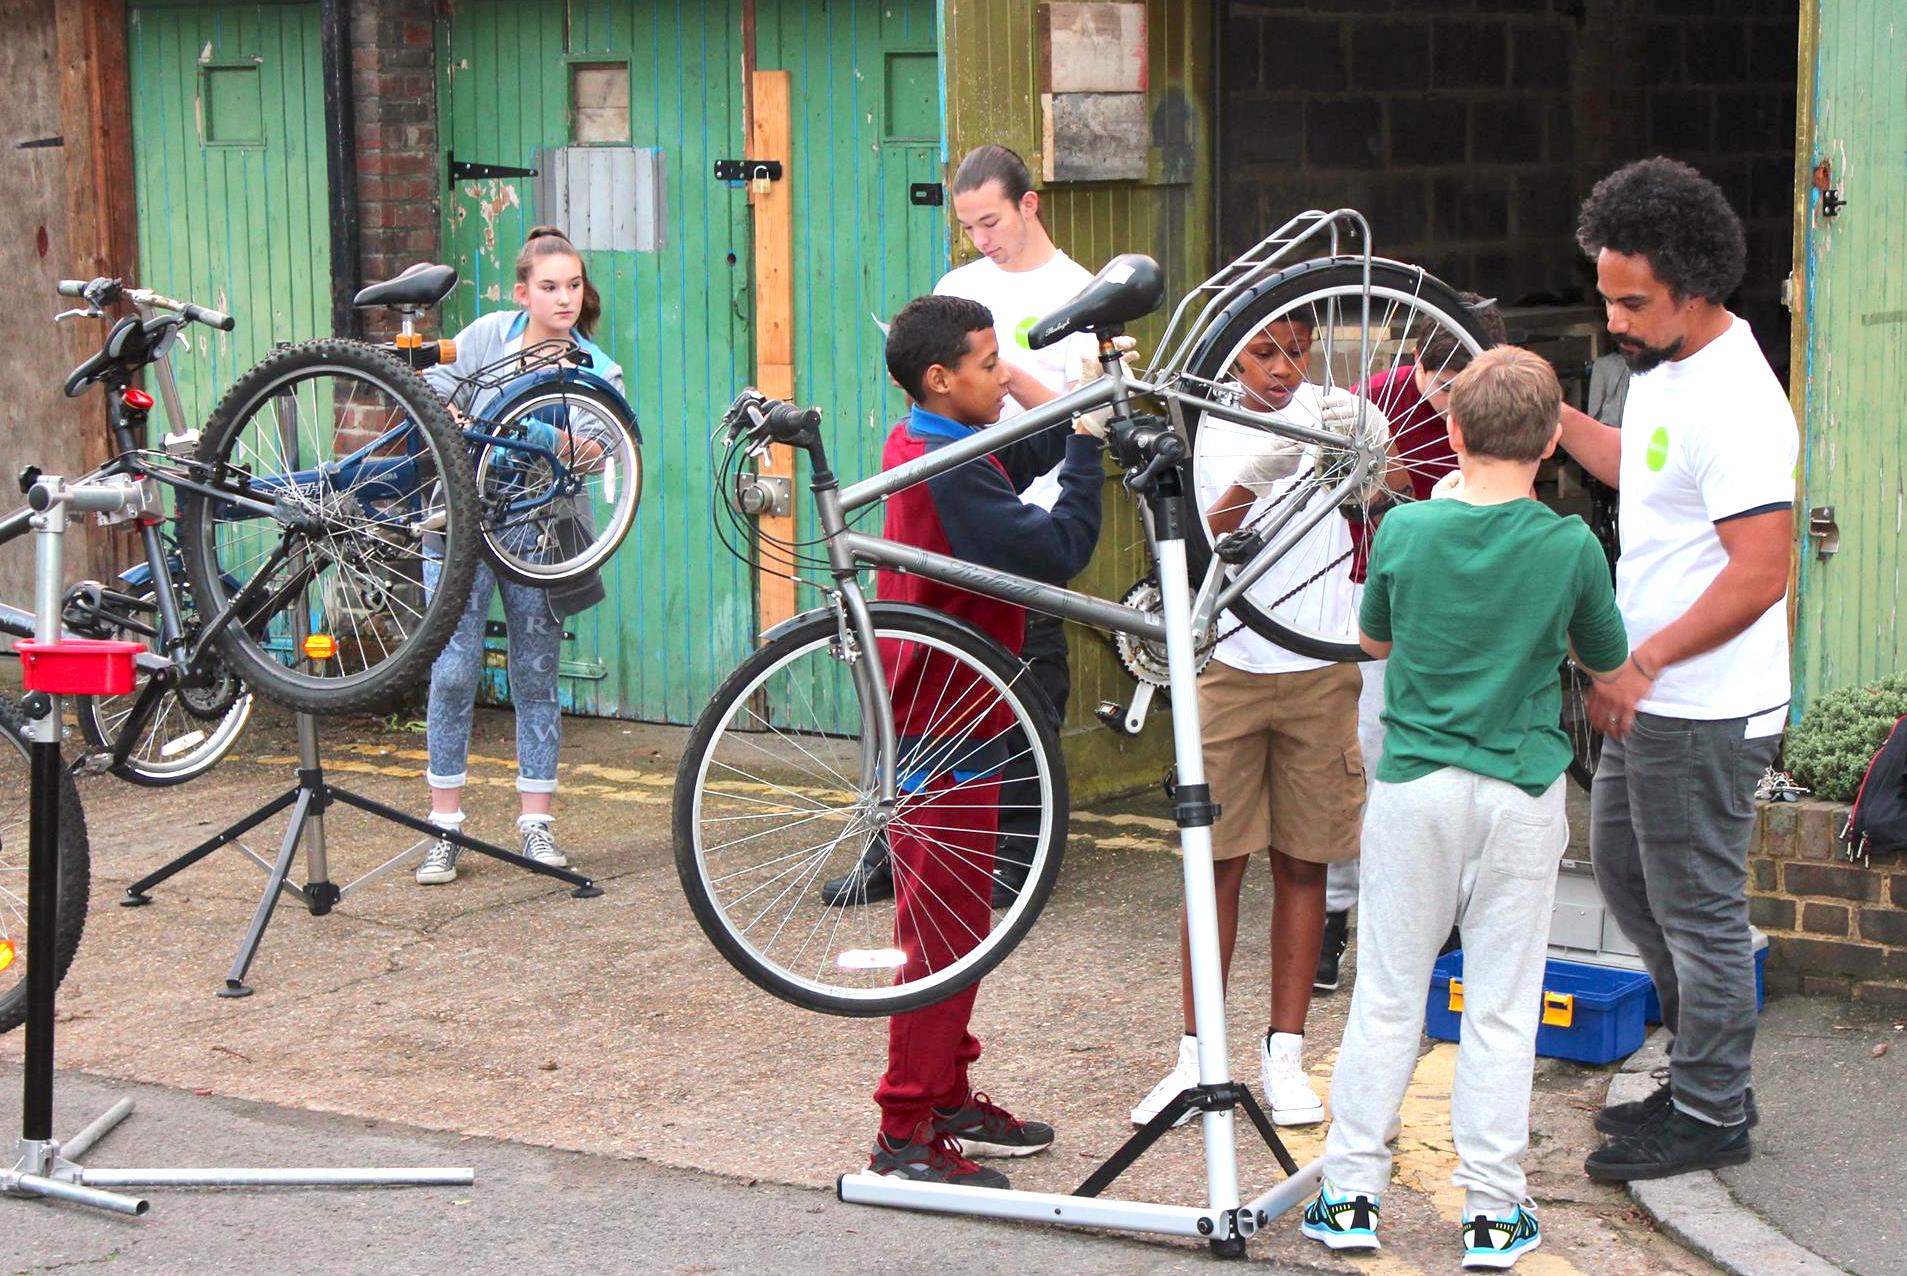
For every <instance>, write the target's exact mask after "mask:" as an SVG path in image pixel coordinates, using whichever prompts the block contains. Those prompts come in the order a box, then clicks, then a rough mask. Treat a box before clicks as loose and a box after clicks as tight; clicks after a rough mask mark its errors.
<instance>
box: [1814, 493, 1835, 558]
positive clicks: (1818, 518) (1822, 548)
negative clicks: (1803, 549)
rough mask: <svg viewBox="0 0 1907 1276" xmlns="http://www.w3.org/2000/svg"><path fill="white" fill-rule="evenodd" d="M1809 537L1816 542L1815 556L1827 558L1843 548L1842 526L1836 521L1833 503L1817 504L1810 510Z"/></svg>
mask: <svg viewBox="0 0 1907 1276" xmlns="http://www.w3.org/2000/svg"><path fill="white" fill-rule="evenodd" d="M1808 539H1810V540H1812V541H1813V542H1814V556H1815V557H1816V558H1827V557H1830V556H1831V555H1833V554H1836V553H1839V552H1840V549H1841V527H1840V524H1838V523H1836V522H1835V521H1834V507H1833V506H1832V505H1817V506H1815V507H1814V508H1813V509H1811V510H1809V511H1808Z"/></svg>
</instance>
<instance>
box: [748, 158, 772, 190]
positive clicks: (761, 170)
mask: <svg viewBox="0 0 1907 1276" xmlns="http://www.w3.org/2000/svg"><path fill="white" fill-rule="evenodd" d="M772 185H773V182H772V181H771V180H770V179H769V177H768V167H767V165H764V164H758V165H756V166H755V175H754V177H753V178H752V179H750V181H749V183H748V190H749V193H750V194H754V195H766V194H767V193H768V191H769V188H770V187H771V186H772Z"/></svg>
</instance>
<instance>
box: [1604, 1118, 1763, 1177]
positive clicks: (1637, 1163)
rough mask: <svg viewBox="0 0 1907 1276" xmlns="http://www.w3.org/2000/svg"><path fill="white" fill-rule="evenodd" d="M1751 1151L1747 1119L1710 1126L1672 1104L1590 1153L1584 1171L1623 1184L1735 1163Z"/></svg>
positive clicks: (1740, 1161)
mask: <svg viewBox="0 0 1907 1276" xmlns="http://www.w3.org/2000/svg"><path fill="white" fill-rule="evenodd" d="M1753 1154H1754V1148H1753V1145H1752V1144H1750V1142H1749V1140H1748V1123H1747V1122H1746V1121H1744V1122H1742V1123H1741V1124H1740V1125H1710V1124H1709V1123H1708V1122H1706V1121H1698V1120H1696V1119H1695V1118H1694V1117H1692V1116H1690V1115H1688V1114H1687V1113H1686V1112H1683V1111H1682V1110H1680V1109H1679V1108H1677V1107H1675V1106H1674V1105H1673V1104H1671V1105H1670V1106H1668V1107H1666V1108H1664V1109H1663V1110H1662V1114H1661V1115H1660V1116H1658V1117H1657V1118H1656V1119H1655V1120H1654V1121H1651V1122H1650V1123H1649V1124H1647V1125H1645V1126H1643V1127H1642V1128H1641V1129H1640V1130H1637V1131H1636V1132H1635V1133H1634V1134H1631V1135H1629V1136H1628V1137H1627V1138H1621V1139H1617V1140H1615V1142H1613V1143H1610V1144H1609V1145H1608V1146H1606V1147H1604V1148H1601V1149H1600V1150H1598V1151H1595V1152H1591V1153H1590V1154H1589V1157H1588V1159H1587V1160H1585V1161H1584V1162H1583V1170H1584V1171H1585V1172H1586V1173H1587V1174H1588V1175H1589V1177H1590V1178H1592V1179H1595V1180H1596V1181H1597V1182H1598V1183H1628V1182H1632V1181H1634V1180H1636V1179H1665V1178H1668V1177H1670V1176H1671V1175H1675V1174H1687V1173H1688V1172H1689V1171H1690V1170H1712V1169H1716V1168H1718V1167H1720V1166H1723V1165H1740V1164H1741V1163H1742V1162H1743V1161H1746V1160H1747V1159H1748V1158H1749V1157H1750V1156H1752V1155H1753Z"/></svg>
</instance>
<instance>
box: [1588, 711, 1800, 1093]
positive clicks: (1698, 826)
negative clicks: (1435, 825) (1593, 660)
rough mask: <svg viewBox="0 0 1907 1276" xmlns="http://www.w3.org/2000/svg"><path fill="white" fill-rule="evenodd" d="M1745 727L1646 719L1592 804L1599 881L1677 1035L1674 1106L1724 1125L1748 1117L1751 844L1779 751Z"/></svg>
mask: <svg viewBox="0 0 1907 1276" xmlns="http://www.w3.org/2000/svg"><path fill="white" fill-rule="evenodd" d="M1747 723H1748V719H1746V718H1722V719H1716V720H1713V721H1703V720H1698V719H1692V718H1664V717H1659V716H1657V715H1656V714H1652V713H1638V714H1637V715H1636V719H1635V727H1634V729H1633V730H1632V731H1630V733H1629V735H1628V737H1627V738H1626V739H1622V740H1615V739H1609V740H1605V741H1604V742H1603V747H1602V761H1601V763H1600V764H1599V765H1598V766H1597V768H1596V783H1595V787H1594V788H1593V789H1591V791H1590V799H1589V815H1590V829H1589V852H1590V858H1591V859H1592V860H1593V861H1594V862H1595V866H1596V884H1597V885H1598V886H1599V887H1601V888H1602V896H1603V901H1604V902H1605V903H1606V904H1607V905H1608V906H1609V911H1610V913H1611V914H1612V915H1613V916H1614V917H1615V920H1616V923H1617V925H1619V926H1621V927H1622V933H1623V934H1625V935H1627V936H1628V937H1629V942H1631V943H1633V944H1634V945H1635V946H1636V948H1637V950H1638V951H1640V952H1641V954H1642V961H1643V964H1644V965H1646V966H1647V967H1648V969H1649V977H1650V978H1652V979H1654V980H1655V988H1656V993H1657V995H1658V996H1659V997H1660V998H1661V1001H1662V1023H1663V1025H1664V1026H1665V1027H1667V1028H1668V1030H1669V1031H1670V1032H1671V1033H1672V1034H1673V1035H1674V1039H1675V1040H1674V1046H1673V1048H1672V1049H1671V1051H1670V1055H1669V1064H1670V1069H1669V1081H1670V1086H1671V1088H1672V1090H1673V1093H1674V1095H1675V1103H1676V1106H1677V1107H1679V1108H1682V1109H1683V1110H1684V1111H1686V1112H1688V1113H1689V1114H1690V1115H1692V1116H1696V1117H1700V1118H1702V1119H1703V1120H1707V1121H1711V1122H1715V1123H1718V1124H1721V1125H1733V1124H1735V1123H1736V1122H1739V1121H1741V1120H1743V1119H1744V1114H1743V1111H1742V1098H1743V1093H1744V1092H1745V1091H1746V1089H1747V1087H1748V1067H1749V1056H1750V1055H1751V1054H1752V1053H1753V1050H1754V1046H1755V956H1754V951H1753V946H1752V943H1751V940H1750V937H1749V929H1748V843H1749V839H1750V836H1751V834H1752V832H1753V830H1754V823H1755V783H1756V781H1758V780H1759V779H1760V778H1761V774H1762V772H1763V771H1764V770H1766V769H1767V768H1768V766H1769V765H1770V764H1772V763H1773V762H1774V759H1775V751H1776V749H1777V748H1778V747H1779V746H1780V744H1781V737H1780V736H1779V735H1773V736H1765V737H1763V738H1761V739H1757V740H1749V739H1744V738H1743V734H1744V731H1745V730H1746V727H1747Z"/></svg>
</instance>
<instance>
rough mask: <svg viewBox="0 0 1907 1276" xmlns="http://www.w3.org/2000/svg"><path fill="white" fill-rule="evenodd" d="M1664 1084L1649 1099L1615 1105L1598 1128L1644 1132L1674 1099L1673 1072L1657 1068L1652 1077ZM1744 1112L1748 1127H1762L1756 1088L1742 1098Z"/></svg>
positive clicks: (1600, 1115) (1619, 1133) (1600, 1117)
mask: <svg viewBox="0 0 1907 1276" xmlns="http://www.w3.org/2000/svg"><path fill="white" fill-rule="evenodd" d="M1652 1075H1653V1076H1654V1077H1655V1079H1656V1080H1657V1081H1658V1082H1660V1083H1661V1084H1659V1085H1658V1086H1656V1088H1655V1090H1654V1091H1653V1092H1652V1093H1650V1094H1649V1095H1648V1096H1647V1097H1645V1098H1641V1099H1636V1100H1633V1101H1632V1102H1629V1103H1612V1104H1610V1105H1609V1106H1608V1107H1606V1108H1603V1109H1601V1110H1600V1111H1598V1112H1597V1113H1596V1129H1597V1130H1599V1131H1600V1132H1602V1133H1603V1134H1608V1135H1613V1136H1614V1137H1616V1138H1623V1137H1626V1136H1628V1135H1631V1134H1634V1133H1636V1132H1637V1131H1639V1130H1641V1129H1642V1127H1643V1126H1645V1125H1647V1124H1648V1123H1649V1122H1651V1121H1653V1120H1655V1119H1656V1117H1657V1116H1659V1115H1660V1114H1661V1112H1662V1110H1663V1109H1664V1108H1666V1107H1668V1106H1669V1102H1670V1100H1671V1099H1672V1098H1673V1097H1674V1095H1673V1092H1672V1091H1671V1090H1670V1089H1669V1071H1668V1069H1667V1068H1657V1069H1656V1070H1655V1072H1654V1073H1653V1074H1652ZM1742 1111H1743V1112H1745V1113H1746V1114H1747V1117H1748V1128H1749V1129H1751V1130H1752V1129H1754V1128H1755V1127H1756V1126H1758V1125H1760V1124H1761V1113H1760V1112H1758V1111H1756V1110H1755V1087H1753V1086H1749V1087H1748V1092H1747V1093H1746V1094H1745V1095H1743V1096H1742Z"/></svg>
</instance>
